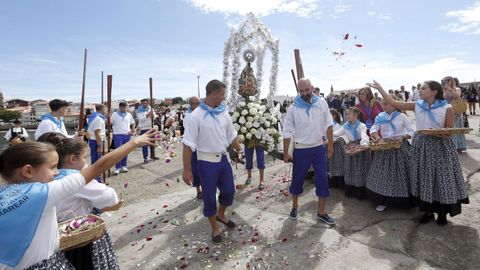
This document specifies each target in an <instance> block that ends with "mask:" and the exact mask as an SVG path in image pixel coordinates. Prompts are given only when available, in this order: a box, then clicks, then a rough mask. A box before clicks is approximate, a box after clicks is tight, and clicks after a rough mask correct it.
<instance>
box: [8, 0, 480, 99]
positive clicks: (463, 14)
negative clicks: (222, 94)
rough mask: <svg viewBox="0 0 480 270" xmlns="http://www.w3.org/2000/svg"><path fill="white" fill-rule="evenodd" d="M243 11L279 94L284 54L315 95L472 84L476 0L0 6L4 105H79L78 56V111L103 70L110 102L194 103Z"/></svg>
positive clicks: (476, 67) (476, 75)
mask: <svg viewBox="0 0 480 270" xmlns="http://www.w3.org/2000/svg"><path fill="white" fill-rule="evenodd" d="M250 11H251V12H254V13H256V14H257V15H258V16H260V19H261V21H262V22H263V23H264V24H265V25H266V26H267V27H268V28H269V29H270V31H271V33H272V35H273V36H274V37H275V38H278V39H279V40H280V66H279V74H278V92H277V93H278V94H289V95H294V94H295V90H294V87H293V83H292V78H291V75H290V69H291V68H293V67H294V57H293V49H295V48H298V49H300V51H301V55H302V60H303V65H304V70H305V74H306V76H308V77H310V78H311V80H312V82H313V83H314V84H315V85H317V86H319V87H320V88H321V89H322V92H328V89H329V88H330V85H332V84H333V86H334V88H335V89H348V88H357V87H361V86H362V85H363V84H364V83H365V82H368V81H371V80H372V79H377V80H378V81H380V82H381V83H383V84H384V86H385V87H386V88H393V89H396V88H399V86H400V85H406V86H407V88H409V87H410V86H411V85H413V84H416V83H417V82H420V81H423V80H427V79H436V80H439V79H440V78H441V77H443V76H445V75H453V76H456V77H458V78H459V79H460V81H473V80H474V79H477V80H480V54H479V53H478V48H480V1H454V0H445V1H434V0H425V1H414V0H405V1H388V0H370V1H369V0H365V1H363V0H362V1H361V0H357V1H333V0H261V1H259V0H256V1H254V0H243V1H226V0H177V1H174V0H95V1H94V0H82V1H67V0H63V1H62V0H16V1H10V0H0V38H1V42H0V89H1V90H2V91H3V93H4V95H5V97H6V98H7V99H8V98H13V97H20V98H25V99H29V100H32V99H35V98H45V99H51V98H56V97H60V98H65V99H69V100H78V99H79V96H80V93H81V84H82V70H83V49H84V48H88V65H87V87H86V91H87V97H86V98H87V100H88V101H91V102H97V101H99V100H100V79H101V77H100V74H101V71H102V70H103V71H104V72H105V74H112V75H113V97H114V99H121V98H125V99H130V98H142V97H145V96H147V95H148V78H149V77H153V83H154V96H155V97H158V98H164V97H173V96H183V97H188V96H191V95H195V94H196V93H197V79H196V76H197V75H200V76H201V77H200V88H201V92H202V95H204V94H203V93H204V88H205V84H206V83H207V82H208V80H210V79H213V78H218V79H221V78H222V71H223V66H222V61H223V47H224V43H225V41H226V40H227V39H228V37H229V33H230V27H232V26H235V25H238V23H240V22H241V21H242V19H243V15H244V14H246V13H247V12H250ZM346 33H349V34H350V38H349V40H343V39H342V37H343V36H344V35H345V34H346ZM354 36H357V39H353V37H354ZM357 43H359V44H362V45H363V47H361V48H358V47H355V46H354V45H355V44H357ZM332 51H344V52H346V54H345V55H344V56H343V57H342V58H340V59H338V60H336V59H335V57H334V56H333V54H332ZM266 58H269V56H268V55H267V57H266ZM265 64H266V66H265V71H266V74H268V71H269V69H270V67H269V66H268V65H269V61H265ZM242 65H243V63H242ZM264 82H265V83H264V84H263V86H264V87H262V96H265V95H266V94H267V92H268V89H267V86H268V83H266V82H268V76H266V77H265V78H264Z"/></svg>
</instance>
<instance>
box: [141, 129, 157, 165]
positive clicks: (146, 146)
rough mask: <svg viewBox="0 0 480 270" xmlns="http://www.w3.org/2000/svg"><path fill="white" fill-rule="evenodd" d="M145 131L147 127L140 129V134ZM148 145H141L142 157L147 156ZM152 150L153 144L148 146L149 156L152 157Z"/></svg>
mask: <svg viewBox="0 0 480 270" xmlns="http://www.w3.org/2000/svg"><path fill="white" fill-rule="evenodd" d="M147 131H148V129H144V130H140V135H143V134H144V133H145V132H147ZM148 147H149V146H148V145H145V146H142V154H143V159H147V158H148ZM153 151H154V150H153V146H150V157H153Z"/></svg>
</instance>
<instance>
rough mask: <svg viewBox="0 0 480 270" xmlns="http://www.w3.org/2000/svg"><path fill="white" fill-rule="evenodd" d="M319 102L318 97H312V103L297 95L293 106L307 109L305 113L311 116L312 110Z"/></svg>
mask: <svg viewBox="0 0 480 270" xmlns="http://www.w3.org/2000/svg"><path fill="white" fill-rule="evenodd" d="M317 100H318V96H317V95H312V100H311V102H310V103H309V102H306V101H305V100H303V99H302V97H301V96H300V95H297V96H296V97H295V99H294V100H293V106H295V107H297V108H300V109H305V112H306V113H307V115H310V108H312V106H315V104H316V103H317Z"/></svg>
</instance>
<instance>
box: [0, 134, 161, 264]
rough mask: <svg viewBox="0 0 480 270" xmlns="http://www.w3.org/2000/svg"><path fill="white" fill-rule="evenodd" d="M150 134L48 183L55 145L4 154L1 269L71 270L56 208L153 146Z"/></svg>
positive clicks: (20, 147)
mask: <svg viewBox="0 0 480 270" xmlns="http://www.w3.org/2000/svg"><path fill="white" fill-rule="evenodd" d="M154 135H155V133H153V132H148V133H145V134H144V135H142V136H139V137H135V138H134V139H132V140H130V141H129V142H128V143H126V144H124V145H123V146H122V147H119V148H118V149H116V150H115V151H113V152H111V153H109V154H107V155H105V156H104V157H102V158H101V159H100V160H98V161H97V162H96V163H94V164H93V165H92V166H90V167H87V168H85V169H82V170H81V171H80V172H79V173H76V174H71V175H68V176H65V177H64V178H62V179H60V180H58V181H52V179H53V177H54V176H55V175H57V174H58V173H57V164H58V161H59V159H58V154H57V152H56V150H55V147H54V146H53V145H51V144H47V143H42V142H25V143H21V144H17V145H14V146H12V147H9V148H7V149H6V150H4V151H3V152H2V153H1V154H0V174H1V175H2V178H3V179H4V180H5V181H6V182H7V184H6V185H3V186H1V187H0V247H2V248H0V269H1V270H10V269H29V270H30V269H42V270H43V269H45V270H47V269H49V270H50V269H74V268H73V266H72V265H71V264H70V263H69V262H68V261H67V260H66V258H65V256H64V255H63V253H61V252H58V247H59V235H58V223H57V215H56V206H58V205H60V204H61V203H62V202H63V201H64V200H65V199H67V198H68V197H70V196H72V195H74V194H75V193H77V192H79V191H80V190H81V189H82V188H83V186H85V184H86V183H89V182H90V181H92V179H94V178H95V176H97V175H99V174H101V173H102V172H104V171H105V170H107V169H108V168H110V167H111V166H113V165H114V164H115V163H116V162H118V161H119V160H121V159H122V158H123V157H124V156H126V155H127V154H128V153H130V152H131V151H133V150H134V149H136V148H137V147H138V146H142V145H146V144H147V145H152V146H153V145H154V141H155V140H157V139H155V138H153V136H154ZM5 247H8V248H5Z"/></svg>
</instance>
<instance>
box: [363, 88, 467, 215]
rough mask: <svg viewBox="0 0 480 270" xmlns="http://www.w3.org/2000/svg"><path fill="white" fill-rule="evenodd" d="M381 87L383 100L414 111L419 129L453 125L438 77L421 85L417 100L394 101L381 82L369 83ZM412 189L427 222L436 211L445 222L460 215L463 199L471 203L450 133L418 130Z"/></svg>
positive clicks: (397, 107) (450, 112)
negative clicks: (434, 133)
mask: <svg viewBox="0 0 480 270" xmlns="http://www.w3.org/2000/svg"><path fill="white" fill-rule="evenodd" d="M369 86H370V87H373V88H375V89H377V90H378V91H380V94H382V96H383V98H384V100H385V101H386V102H388V103H389V104H391V105H392V106H393V107H395V108H396V109H398V110H409V111H415V119H416V127H417V130H423V129H441V128H451V127H453V122H454V113H453V109H452V107H451V105H449V104H448V103H447V102H446V101H445V99H444V98H443V87H442V85H441V84H440V83H438V82H436V81H426V82H424V83H423V85H422V87H421V88H420V98H421V99H420V100H418V101H417V102H401V101H395V100H394V99H393V98H392V97H390V96H389V95H388V94H387V93H386V92H385V90H383V88H382V86H381V85H380V84H379V83H377V82H376V81H374V82H373V83H371V84H369ZM410 192H411V194H412V196H414V198H415V199H416V200H417V202H418V205H419V207H420V211H422V212H424V214H423V216H422V217H421V218H420V223H428V222H429V221H430V220H432V219H433V218H434V214H433V213H437V215H438V217H437V224H439V225H446V224H447V223H448V222H447V214H450V216H452V217H453V216H455V215H458V214H460V213H461V212H462V206H461V204H462V203H469V199H468V192H467V187H466V184H465V181H464V178H463V174H462V169H461V168H460V162H459V159H458V155H457V153H456V149H455V145H454V144H453V140H452V139H451V138H450V136H442V135H437V136H434V135H422V134H418V133H417V134H416V135H415V137H414V139H413V145H412V173H411V183H410Z"/></svg>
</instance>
